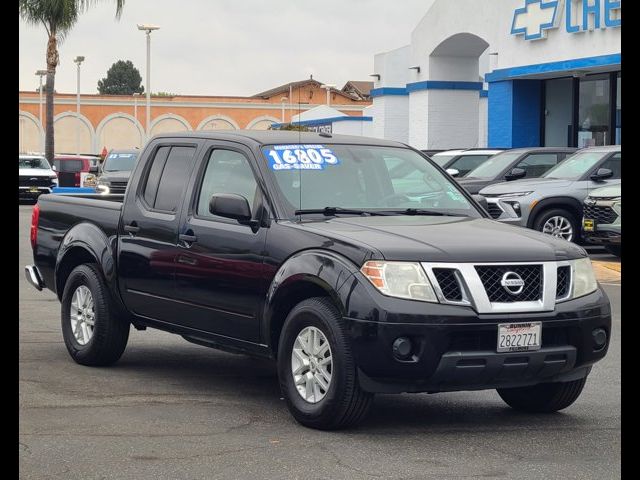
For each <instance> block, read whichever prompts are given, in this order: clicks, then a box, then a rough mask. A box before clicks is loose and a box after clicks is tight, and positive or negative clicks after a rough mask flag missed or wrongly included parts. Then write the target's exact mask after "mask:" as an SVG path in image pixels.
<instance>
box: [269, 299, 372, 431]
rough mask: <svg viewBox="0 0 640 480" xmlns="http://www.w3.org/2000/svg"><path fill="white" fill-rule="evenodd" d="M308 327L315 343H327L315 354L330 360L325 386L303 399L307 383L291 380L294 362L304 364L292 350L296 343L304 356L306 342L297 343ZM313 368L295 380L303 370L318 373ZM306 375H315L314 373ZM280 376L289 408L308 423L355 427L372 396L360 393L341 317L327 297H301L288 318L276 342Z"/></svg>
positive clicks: (328, 427) (322, 426) (321, 426)
mask: <svg viewBox="0 0 640 480" xmlns="http://www.w3.org/2000/svg"><path fill="white" fill-rule="evenodd" d="M310 330H312V331H313V332H314V333H313V335H314V336H315V337H314V338H320V340H319V341H318V342H319V343H318V344H317V345H323V346H324V343H322V342H325V341H326V343H328V346H329V351H325V353H324V354H323V356H321V357H318V358H325V356H326V357H327V358H329V357H330V358H331V362H330V365H329V364H327V365H326V367H329V373H330V380H329V382H328V388H327V389H326V390H324V389H323V388H321V389H320V390H319V391H318V393H319V394H318V398H316V395H315V393H314V394H313V398H312V399H310V400H307V399H305V398H303V394H304V393H302V392H300V391H299V387H301V388H302V389H304V390H307V389H306V388H305V387H306V386H308V385H309V384H308V383H305V382H304V380H303V381H302V382H299V383H298V385H296V380H295V378H294V372H293V371H294V369H295V365H296V364H297V365H301V364H302V363H301V362H300V361H299V359H300V357H299V356H297V355H296V356H293V355H294V354H293V350H294V345H296V349H297V351H298V353H302V355H303V357H305V354H306V353H309V352H308V351H307V348H306V347H305V346H304V342H302V343H301V342H300V339H301V337H300V335H301V334H302V338H303V339H304V338H305V337H304V334H305V332H309V331H310ZM318 332H320V333H318ZM296 342H297V343H296ZM301 346H303V348H302V349H301V348H300V347H301ZM318 350H320V347H318ZM314 355H315V354H313V352H311V353H309V358H310V359H311V362H310V364H313V365H319V363H316V357H315V356H314ZM305 358H306V357H305ZM316 368H317V367H315V368H314V370H310V369H305V368H303V369H302V370H301V372H302V373H301V374H298V375H297V377H296V378H298V379H299V380H301V378H302V377H305V375H307V374H306V373H304V372H316V373H315V374H316V375H317V372H319V370H317V369H316ZM309 375H310V376H311V377H313V376H314V373H309ZM278 377H279V380H280V388H281V390H282V394H283V396H284V399H285V401H286V402H287V406H288V407H289V411H290V412H291V414H292V415H293V417H294V418H295V419H296V420H297V421H298V422H299V423H301V424H302V425H304V426H306V427H310V428H316V429H320V430H335V429H339V428H345V427H350V426H354V425H356V424H357V423H359V422H360V421H362V420H363V419H364V417H365V416H366V414H367V413H368V412H369V409H370V407H371V402H372V399H373V394H371V393H368V392H365V391H363V390H362V389H361V388H360V384H359V383H358V378H357V368H356V365H355V362H354V359H353V356H352V354H351V348H350V345H349V341H348V340H347V336H346V335H345V333H344V327H343V324H342V316H341V315H340V313H339V312H338V310H337V309H336V308H335V306H334V305H333V304H332V303H331V302H330V301H329V300H328V299H327V298H323V297H315V298H310V299H307V300H304V301H302V302H300V303H299V304H298V305H296V306H295V307H294V308H293V310H291V312H290V313H289V315H288V316H287V319H286V320H285V323H284V326H283V328H282V333H281V335H280V342H279V346H278ZM323 380H326V377H323ZM325 383H326V382H325Z"/></svg>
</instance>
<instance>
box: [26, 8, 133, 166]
mask: <svg viewBox="0 0 640 480" xmlns="http://www.w3.org/2000/svg"><path fill="white" fill-rule="evenodd" d="M98 1H99V0H19V2H20V17H21V18H22V20H24V21H25V22H26V23H27V24H30V25H44V28H45V30H46V31H47V35H48V36H49V40H48V42H47V83H46V105H47V107H46V110H47V112H46V134H45V142H44V145H45V156H46V157H47V160H48V161H49V163H51V164H53V155H54V148H53V147H54V145H53V94H54V89H53V88H54V85H55V77H56V67H57V66H58V60H59V56H58V43H59V42H62V41H63V40H64V38H65V36H66V35H67V34H68V33H69V31H70V30H71V29H72V28H73V26H74V25H75V24H76V22H77V21H78V17H79V16H80V14H81V13H84V12H85V11H86V10H87V9H88V8H89V7H91V6H92V5H93V4H95V3H97V2H98ZM115 2H116V18H117V19H119V18H120V15H121V14H122V8H123V7H124V2H125V0H115Z"/></svg>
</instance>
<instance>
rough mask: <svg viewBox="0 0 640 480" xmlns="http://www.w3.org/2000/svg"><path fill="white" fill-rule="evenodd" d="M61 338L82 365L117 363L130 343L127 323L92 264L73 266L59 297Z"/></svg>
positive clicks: (70, 353)
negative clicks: (117, 312) (120, 316)
mask: <svg viewBox="0 0 640 480" xmlns="http://www.w3.org/2000/svg"><path fill="white" fill-rule="evenodd" d="M61 317H62V336H63V337H64V343H65V345H66V346H67V351H68V352H69V355H71V357H72V358H73V359H74V360H75V361H76V362H77V363H79V364H81V365H90V366H105V365H111V364H113V363H115V362H117V361H118V359H119V358H120V357H121V356H122V353H123V352H124V349H125V347H126V346H127V341H128V340H129V322H128V321H126V320H123V319H121V318H119V317H118V316H117V315H116V314H115V308H114V306H113V305H112V299H111V296H110V293H109V290H108V287H107V285H106V283H105V281H104V278H103V277H102V274H101V273H100V271H99V270H98V268H97V267H96V266H95V265H91V264H85V265H80V266H78V267H76V268H75V269H74V270H73V271H72V272H71V274H70V275H69V278H68V279H67V283H66V285H65V286H64V292H63V294H62V313H61Z"/></svg>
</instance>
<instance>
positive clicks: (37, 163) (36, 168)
mask: <svg viewBox="0 0 640 480" xmlns="http://www.w3.org/2000/svg"><path fill="white" fill-rule="evenodd" d="M18 158H19V160H18V175H19V183H18V199H32V200H37V198H38V196H40V195H41V194H43V193H51V192H52V191H53V187H57V186H58V175H56V172H55V169H54V168H52V167H51V165H49V162H47V159H46V158H44V157H43V156H40V155H20V156H19V157H18Z"/></svg>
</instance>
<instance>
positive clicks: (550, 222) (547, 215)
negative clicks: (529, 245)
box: [533, 208, 580, 242]
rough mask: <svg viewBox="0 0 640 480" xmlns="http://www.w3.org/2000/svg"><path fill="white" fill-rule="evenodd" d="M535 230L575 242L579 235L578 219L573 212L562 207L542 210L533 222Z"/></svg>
mask: <svg viewBox="0 0 640 480" xmlns="http://www.w3.org/2000/svg"><path fill="white" fill-rule="evenodd" d="M533 228H534V230H538V231H539V232H542V233H546V234H548V235H551V236H553V237H556V238H563V239H565V240H568V241H569V242H575V241H576V240H577V239H578V237H579V232H580V230H579V229H578V221H577V220H576V217H575V215H574V214H573V213H571V212H570V211H568V210H564V209H562V208H554V209H552V210H547V211H546V212H542V213H541V214H540V215H538V217H537V218H536V221H535V222H534V224H533Z"/></svg>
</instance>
